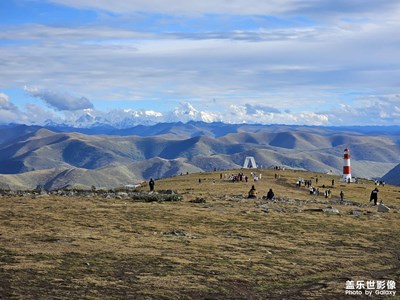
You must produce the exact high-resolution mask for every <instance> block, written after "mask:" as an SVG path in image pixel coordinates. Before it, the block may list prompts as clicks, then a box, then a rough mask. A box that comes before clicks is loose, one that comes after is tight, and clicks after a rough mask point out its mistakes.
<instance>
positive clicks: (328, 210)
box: [322, 206, 340, 215]
mask: <svg viewBox="0 0 400 300" xmlns="http://www.w3.org/2000/svg"><path fill="white" fill-rule="evenodd" d="M322 211H323V212H324V213H328V214H332V215H340V211H339V210H338V209H337V208H334V207H332V206H329V207H327V208H324V209H322Z"/></svg>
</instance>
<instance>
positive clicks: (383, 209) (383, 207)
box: [377, 203, 390, 212]
mask: <svg viewBox="0 0 400 300" xmlns="http://www.w3.org/2000/svg"><path fill="white" fill-rule="evenodd" d="M389 210H390V208H389V207H387V206H386V205H385V204H383V203H380V204H379V205H378V208H377V211H378V212H389Z"/></svg>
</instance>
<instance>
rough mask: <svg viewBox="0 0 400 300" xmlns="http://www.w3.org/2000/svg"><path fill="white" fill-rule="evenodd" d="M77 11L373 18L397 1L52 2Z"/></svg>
mask: <svg viewBox="0 0 400 300" xmlns="http://www.w3.org/2000/svg"><path fill="white" fill-rule="evenodd" d="M48 1H50V2H54V3H59V4H63V5H67V6H71V7H76V8H85V9H87V8H92V9H99V10H105V11H111V12H115V13H121V14H127V13H132V12H148V13H161V14H173V15H175V14H176V15H182V14H190V15H193V14H194V15H196V14H233V15H285V14H286V15H296V14H297V15H298V14H301V15H312V16H318V15H324V16H326V15H333V16H335V15H341V16H343V15H345V16H346V15H355V16H358V17H361V16H365V15H367V16H368V15H371V14H374V13H376V12H377V11H379V12H382V11H393V10H397V9H398V7H399V3H398V1H396V0H384V1H374V0H352V1H347V0H325V1H315V0H269V1H258V0H231V1H225V0H202V1H181V0H152V1H148V0H130V1H126V0H114V1H109V0H48Z"/></svg>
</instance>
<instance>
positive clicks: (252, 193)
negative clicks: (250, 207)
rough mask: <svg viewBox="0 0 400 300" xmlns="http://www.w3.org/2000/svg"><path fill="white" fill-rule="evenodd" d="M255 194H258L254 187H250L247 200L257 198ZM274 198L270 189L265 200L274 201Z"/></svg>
mask: <svg viewBox="0 0 400 300" xmlns="http://www.w3.org/2000/svg"><path fill="white" fill-rule="evenodd" d="M257 194H258V193H257V190H256V188H255V186H254V185H252V186H251V189H250V191H249V195H248V197H247V198H249V199H254V198H257ZM274 198H275V194H274V192H273V191H272V189H269V191H268V192H267V196H266V200H274Z"/></svg>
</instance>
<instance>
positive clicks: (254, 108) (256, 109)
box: [245, 103, 281, 115]
mask: <svg viewBox="0 0 400 300" xmlns="http://www.w3.org/2000/svg"><path fill="white" fill-rule="evenodd" d="M245 107H246V113H247V114H249V115H256V114H258V113H260V112H261V113H267V114H268V113H274V114H280V113H281V112H280V111H279V109H276V108H274V107H271V106H263V105H252V104H248V103H246V104H245Z"/></svg>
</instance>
